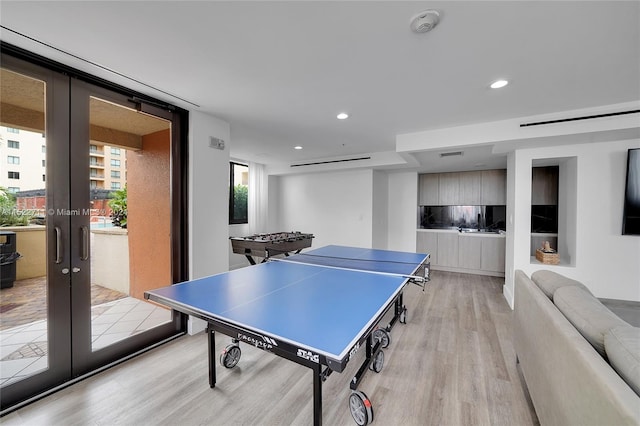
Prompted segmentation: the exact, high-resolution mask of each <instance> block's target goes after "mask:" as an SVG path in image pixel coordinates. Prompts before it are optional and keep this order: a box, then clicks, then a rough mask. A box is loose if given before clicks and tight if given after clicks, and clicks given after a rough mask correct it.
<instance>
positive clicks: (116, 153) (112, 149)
mask: <svg viewBox="0 0 640 426" xmlns="http://www.w3.org/2000/svg"><path fill="white" fill-rule="evenodd" d="M111 155H120V148H111Z"/></svg>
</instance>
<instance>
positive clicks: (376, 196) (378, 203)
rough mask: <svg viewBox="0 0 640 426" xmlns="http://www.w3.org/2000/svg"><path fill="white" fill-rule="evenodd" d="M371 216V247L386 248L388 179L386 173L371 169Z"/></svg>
mask: <svg viewBox="0 0 640 426" xmlns="http://www.w3.org/2000/svg"><path fill="white" fill-rule="evenodd" d="M372 209H373V211H372V212H373V218H372V227H373V228H372V230H371V247H372V248H376V249H386V248H387V236H388V232H387V228H388V227H389V225H388V224H389V180H388V176H387V174H386V173H384V172H381V171H376V170H374V171H373V200H372Z"/></svg>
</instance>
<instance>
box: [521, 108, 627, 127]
mask: <svg viewBox="0 0 640 426" xmlns="http://www.w3.org/2000/svg"><path fill="white" fill-rule="evenodd" d="M639 112H640V110H638V109H633V110H628V111H618V112H608V113H605V114H595V115H585V116H582V117H569V118H559V119H557V120H548V121H537V122H534V123H522V124H520V127H530V126H543V125H546V124H556V123H566V122H567V121H578V120H591V119H594V118H604V117H614V116H616V115H626V114H637V113H639Z"/></svg>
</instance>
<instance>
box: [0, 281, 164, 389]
mask: <svg viewBox="0 0 640 426" xmlns="http://www.w3.org/2000/svg"><path fill="white" fill-rule="evenodd" d="M24 281H29V282H26V283H21V284H24V285H21V286H18V287H17V288H16V289H15V290H13V289H3V290H2V293H0V296H2V305H3V306H5V307H6V306H9V307H10V309H8V310H6V311H3V312H2V314H1V318H2V324H1V327H0V330H1V331H0V386H3V385H6V384H8V383H10V382H12V381H15V380H20V379H22V378H24V377H25V376H28V375H31V374H33V373H35V372H37V371H40V370H42V369H44V368H47V349H48V345H47V320H46V319H45V314H44V313H45V312H46V307H45V308H43V307H42V306H40V305H42V304H43V302H42V301H43V300H44V297H40V298H37V297H34V293H32V292H33V291H38V290H40V291H41V289H42V287H43V286H42V283H41V282H40V283H38V282H37V279H36V280H24ZM16 283H17V282H16ZM94 287H98V286H92V303H94V304H95V303H97V302H100V301H104V300H109V299H114V298H115V300H110V301H107V302H106V303H101V304H96V305H95V306H92V308H91V318H92V322H91V323H92V349H93V350H94V351H95V350H99V349H100V348H104V347H105V346H108V345H110V344H112V343H114V342H117V341H119V340H122V339H125V338H127V337H129V336H131V335H134V334H136V333H140V332H142V331H144V330H147V329H149V328H152V327H155V326H157V325H159V324H162V323H164V322H167V321H170V320H171V311H170V310H168V309H165V308H162V307H160V306H157V305H155V304H152V303H148V302H145V301H142V300H138V299H135V298H133V297H128V296H126V295H123V294H122V293H117V292H113V291H112V290H109V289H104V288H101V287H100V288H94ZM7 290H13V291H7ZM29 293H30V296H31V297H28V298H24V297H23V296H21V294H22V295H29ZM27 299H29V301H30V303H29V304H27V303H25V300H27ZM37 299H41V301H40V302H38V301H37ZM25 304H26V305H27V308H30V309H26V308H24V307H23V306H24V305H25ZM15 305H19V306H15ZM21 308H22V309H21ZM21 310H23V311H24V312H22V314H24V315H22V314H21V312H20V311H21ZM25 317H26V318H27V319H25Z"/></svg>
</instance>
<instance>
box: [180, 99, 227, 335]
mask: <svg viewBox="0 0 640 426" xmlns="http://www.w3.org/2000/svg"><path fill="white" fill-rule="evenodd" d="M210 136H213V137H216V138H220V139H222V140H224V141H225V142H227V144H226V147H225V149H224V150H219V149H214V148H210V147H209V137H210ZM229 142H230V130H229V124H228V123H226V122H224V121H222V120H220V119H218V118H216V117H214V116H211V115H208V114H203V113H201V112H198V111H191V112H190V113H189V203H190V205H189V241H190V247H189V271H190V278H191V279H194V278H200V277H204V276H208V275H213V274H216V273H220V272H225V271H227V270H228V268H229V203H228V202H227V200H228V199H229V176H228V175H229V148H228V146H229ZM203 329H204V322H203V321H200V320H197V321H193V318H191V319H190V320H189V333H190V334H194V333H196V332H198V331H200V330H203Z"/></svg>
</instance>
